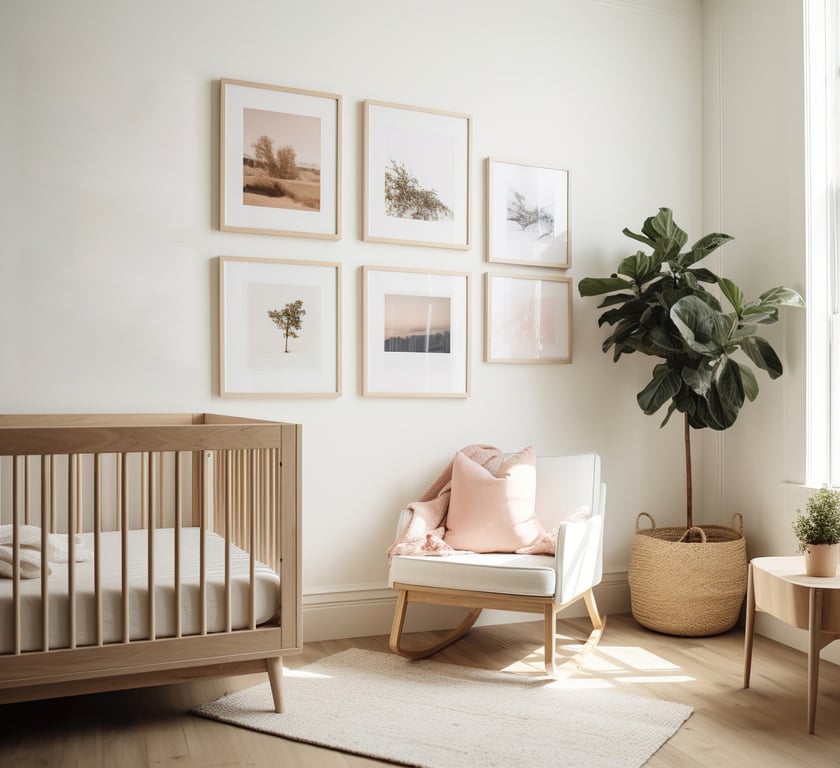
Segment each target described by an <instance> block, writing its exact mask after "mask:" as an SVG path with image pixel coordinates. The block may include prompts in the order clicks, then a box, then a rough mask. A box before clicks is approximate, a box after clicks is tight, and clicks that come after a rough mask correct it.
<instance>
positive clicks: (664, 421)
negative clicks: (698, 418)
mask: <svg viewBox="0 0 840 768" xmlns="http://www.w3.org/2000/svg"><path fill="white" fill-rule="evenodd" d="M676 410H677V404H676V403H675V402H674V401H673V400H672V401H671V403H670V405H669V406H668V412H667V413H666V414H665V418H664V419H662V422H661V423H660V425H659V428H660V429H662V427H664V426H665V425H666V424H667V423H668V420H669V419H670V418H671V414H672V413H673V412H674V411H676Z"/></svg>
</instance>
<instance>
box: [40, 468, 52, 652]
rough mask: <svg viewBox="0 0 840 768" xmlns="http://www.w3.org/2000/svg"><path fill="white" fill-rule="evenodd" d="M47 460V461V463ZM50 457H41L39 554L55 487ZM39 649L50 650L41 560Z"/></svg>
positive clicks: (47, 594)
mask: <svg viewBox="0 0 840 768" xmlns="http://www.w3.org/2000/svg"><path fill="white" fill-rule="evenodd" d="M48 459H49V461H48ZM52 462H53V457H52V456H42V457H41V552H42V553H43V552H46V551H47V549H48V544H49V541H48V539H49V515H50V507H49V502H48V493H49V496H52V495H53V494H54V493H55V487H54V486H51V485H50V477H51V474H52V473H51V471H50V465H51V464H52ZM41 649H42V650H44V651H48V650H49V649H50V580H49V565H47V564H46V563H44V561H43V559H42V560H41Z"/></svg>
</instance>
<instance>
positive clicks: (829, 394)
mask: <svg viewBox="0 0 840 768" xmlns="http://www.w3.org/2000/svg"><path fill="white" fill-rule="evenodd" d="M838 6H840V2H838V0H806V3H805V55H806V84H805V85H806V88H805V93H806V99H807V109H806V120H807V144H806V153H807V157H806V169H807V185H808V188H807V205H808V241H807V286H806V291H807V295H806V300H807V313H808V321H807V322H808V335H807V339H808V340H807V345H808V348H807V359H808V402H807V423H808V438H807V440H808V444H807V461H806V482H807V484H808V485H814V486H816V485H822V484H824V483H828V484H830V485H840V194H839V193H838V182H840V173H838V170H840V56H838V51H839V50H840V49H838V37H840V35H838V24H840V12H838Z"/></svg>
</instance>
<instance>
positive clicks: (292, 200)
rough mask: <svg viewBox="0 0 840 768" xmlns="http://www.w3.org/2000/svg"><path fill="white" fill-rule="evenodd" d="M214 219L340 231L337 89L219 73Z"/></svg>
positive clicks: (323, 234) (254, 227)
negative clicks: (216, 215) (217, 195)
mask: <svg viewBox="0 0 840 768" xmlns="http://www.w3.org/2000/svg"><path fill="white" fill-rule="evenodd" d="M220 105H221V109H220V114H221V128H220V139H219V145H220V155H221V157H220V163H219V180H220V183H219V188H220V201H219V206H220V207H219V227H220V229H222V230H224V231H227V232H254V233H258V234H265V235H290V236H294V237H317V238H324V239H329V240H337V239H339V238H340V237H341V96H339V95H337V94H333V93H320V92H317V91H305V90H300V89H297V88H285V87H282V86H279V85H263V84H261V83H251V82H246V81H243V80H230V79H227V78H224V79H222V80H221V99H220Z"/></svg>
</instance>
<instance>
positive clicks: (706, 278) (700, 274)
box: [684, 267, 718, 283]
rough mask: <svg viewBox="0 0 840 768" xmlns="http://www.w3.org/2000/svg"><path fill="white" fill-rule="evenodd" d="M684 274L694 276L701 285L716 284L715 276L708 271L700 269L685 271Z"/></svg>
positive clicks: (703, 268)
mask: <svg viewBox="0 0 840 768" xmlns="http://www.w3.org/2000/svg"><path fill="white" fill-rule="evenodd" d="M684 274H687V275H688V274H691V275H694V276H695V277H696V278H697V279H698V280H699V281H700V282H701V283H716V282H717V280H718V277H717V275H716V274H715V273H714V272H712V271H711V270H710V269H706V268H705V267H700V269H687V270H686V271H685V273H684Z"/></svg>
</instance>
